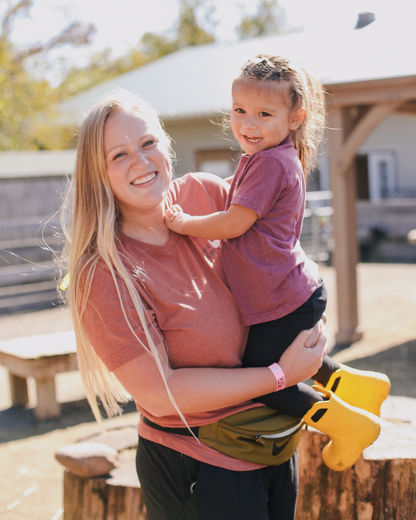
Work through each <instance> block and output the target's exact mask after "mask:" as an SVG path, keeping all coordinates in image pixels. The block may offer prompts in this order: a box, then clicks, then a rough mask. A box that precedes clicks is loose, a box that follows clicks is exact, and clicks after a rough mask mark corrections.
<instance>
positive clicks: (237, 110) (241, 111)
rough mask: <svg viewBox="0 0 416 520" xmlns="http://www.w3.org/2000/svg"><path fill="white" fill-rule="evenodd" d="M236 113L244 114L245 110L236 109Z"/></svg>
mask: <svg viewBox="0 0 416 520" xmlns="http://www.w3.org/2000/svg"><path fill="white" fill-rule="evenodd" d="M234 112H237V114H244V110H243V109H242V108H236V109H235V110H234Z"/></svg>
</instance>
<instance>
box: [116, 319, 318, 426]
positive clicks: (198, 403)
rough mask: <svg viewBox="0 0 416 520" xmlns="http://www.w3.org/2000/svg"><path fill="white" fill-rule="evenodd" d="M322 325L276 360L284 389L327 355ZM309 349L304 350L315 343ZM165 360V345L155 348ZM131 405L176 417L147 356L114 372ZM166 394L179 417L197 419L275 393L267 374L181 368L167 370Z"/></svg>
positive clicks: (304, 334) (264, 371) (309, 372)
mask: <svg viewBox="0 0 416 520" xmlns="http://www.w3.org/2000/svg"><path fill="white" fill-rule="evenodd" d="M320 327H321V325H320V324H317V325H316V326H315V327H314V328H313V329H311V330H310V331H303V332H301V333H300V334H299V336H298V337H297V338H296V339H295V341H294V342H293V343H292V344H291V345H290V347H289V348H288V349H287V350H286V351H285V352H284V354H283V355H282V357H281V358H280V360H279V365H280V366H281V368H282V370H283V372H284V374H285V377H286V386H292V385H294V384H296V383H298V382H300V381H303V380H305V379H308V378H309V377H312V376H313V375H314V374H315V373H316V372H317V370H318V369H319V367H320V366H321V365H322V360H323V358H324V356H325V355H326V352H327V345H326V337H325V333H321V332H320V330H321V329H320ZM318 334H319V336H318V338H317V342H316V344H315V345H314V346H313V347H309V348H308V347H306V346H305V345H307V344H308V343H310V342H311V341H312V340H313V339H314V338H316V337H317V335H318ZM159 349H160V352H161V354H162V356H166V354H165V349H164V347H163V345H159ZM114 374H115V376H116V377H117V378H118V379H119V381H120V382H121V384H122V385H123V386H124V387H125V389H126V390H127V391H128V392H129V393H130V394H131V396H132V397H133V399H134V400H135V401H136V402H137V403H139V404H140V406H142V407H143V408H144V409H145V410H148V411H149V412H150V413H151V414H152V415H154V416H156V417H163V416H166V415H177V410H176V409H175V408H174V406H173V405H172V403H171V402H170V400H169V397H168V394H167V392H166V388H165V385H164V383H163V380H162V377H161V376H160V373H159V370H158V368H157V366H156V363H155V361H154V359H153V357H152V356H151V355H150V354H143V355H142V356H140V357H138V358H135V359H133V360H132V361H130V362H128V363H125V364H124V365H122V366H120V367H118V368H117V369H116V370H114ZM166 378H167V382H168V385H169V388H170V390H171V392H172V394H173V396H174V398H175V400H176V403H177V404H178V406H179V409H180V410H181V412H182V413H184V414H187V413H198V412H206V411H212V410H217V409H220V408H224V407H227V406H233V405H236V404H240V403H242V402H244V401H247V400H249V399H253V398H255V397H259V396H261V395H265V394H268V393H270V392H274V391H275V390H276V380H275V378H274V376H273V374H272V372H271V371H270V370H269V369H268V368H266V367H265V368H263V367H262V368H179V369H176V370H174V369H171V368H167V369H166Z"/></svg>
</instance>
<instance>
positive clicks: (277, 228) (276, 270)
mask: <svg viewBox="0 0 416 520" xmlns="http://www.w3.org/2000/svg"><path fill="white" fill-rule="evenodd" d="M231 204H238V205H240V206H245V207H247V208H250V209H252V210H253V211H255V212H256V213H257V215H258V220H257V221H256V222H255V223H254V224H253V226H251V228H250V229H249V230H248V231H246V232H245V233H244V234H243V235H241V236H240V237H237V238H233V239H229V240H227V241H224V243H223V249H222V251H223V262H224V269H225V273H226V275H227V279H228V283H229V285H230V287H231V290H232V293H233V295H234V298H235V301H236V303H237V307H238V309H239V311H240V314H241V316H242V318H243V321H244V324H245V325H254V324H255V323H264V322H267V321H272V320H276V319H278V318H281V317H282V316H286V315H287V314H289V313H290V312H292V311H294V310H296V309H297V308H298V307H300V306H301V305H302V304H304V303H305V302H306V300H307V299H308V298H309V297H310V296H311V295H312V293H313V292H314V290H315V289H316V286H317V284H318V281H319V274H318V267H317V265H316V264H315V263H314V262H312V261H311V260H309V259H308V258H307V257H306V255H305V253H304V251H303V250H302V248H301V247H300V243H299V238H300V234H301V231H302V222H303V214H304V208H305V180H304V175H303V170H302V166H301V164H300V161H299V159H298V156H297V151H296V149H295V147H294V145H293V142H292V139H291V138H290V136H289V137H287V138H286V139H285V140H284V141H283V142H282V143H280V145H279V146H276V147H274V148H270V149H268V150H263V151H260V152H257V153H255V154H253V155H252V156H249V155H243V156H242V157H241V160H240V163H239V165H238V168H237V171H236V173H235V175H234V179H233V182H232V184H231V188H230V192H229V195H228V198H227V204H226V208H229V206H230V205H231Z"/></svg>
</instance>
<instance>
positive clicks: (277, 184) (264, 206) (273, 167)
mask: <svg viewBox="0 0 416 520" xmlns="http://www.w3.org/2000/svg"><path fill="white" fill-rule="evenodd" d="M287 185H288V182H287V177H286V172H285V170H284V168H283V166H282V165H281V163H280V162H279V161H278V160H277V159H276V158H274V157H270V156H267V155H266V156H259V157H256V156H254V157H253V158H252V159H251V160H250V163H249V164H248V168H247V171H246V172H245V175H244V178H243V179H242V180H241V182H240V183H239V184H238V186H237V189H236V192H235V193H234V195H233V199H232V201H231V204H238V205H240V206H245V207H247V208H250V209H252V210H253V211H255V212H256V213H257V215H258V217H259V218H263V217H264V216H265V215H267V213H269V211H270V210H271V209H272V208H273V206H274V205H275V204H276V201H277V200H278V199H279V198H280V197H281V195H282V192H283V191H284V189H285V188H286V187H287Z"/></svg>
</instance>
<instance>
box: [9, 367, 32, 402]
mask: <svg viewBox="0 0 416 520" xmlns="http://www.w3.org/2000/svg"><path fill="white" fill-rule="evenodd" d="M9 378H10V391H11V394H12V403H13V406H23V405H25V404H27V403H28V402H29V396H28V393H27V380H26V378H25V377H19V376H16V375H14V374H11V373H9Z"/></svg>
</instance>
